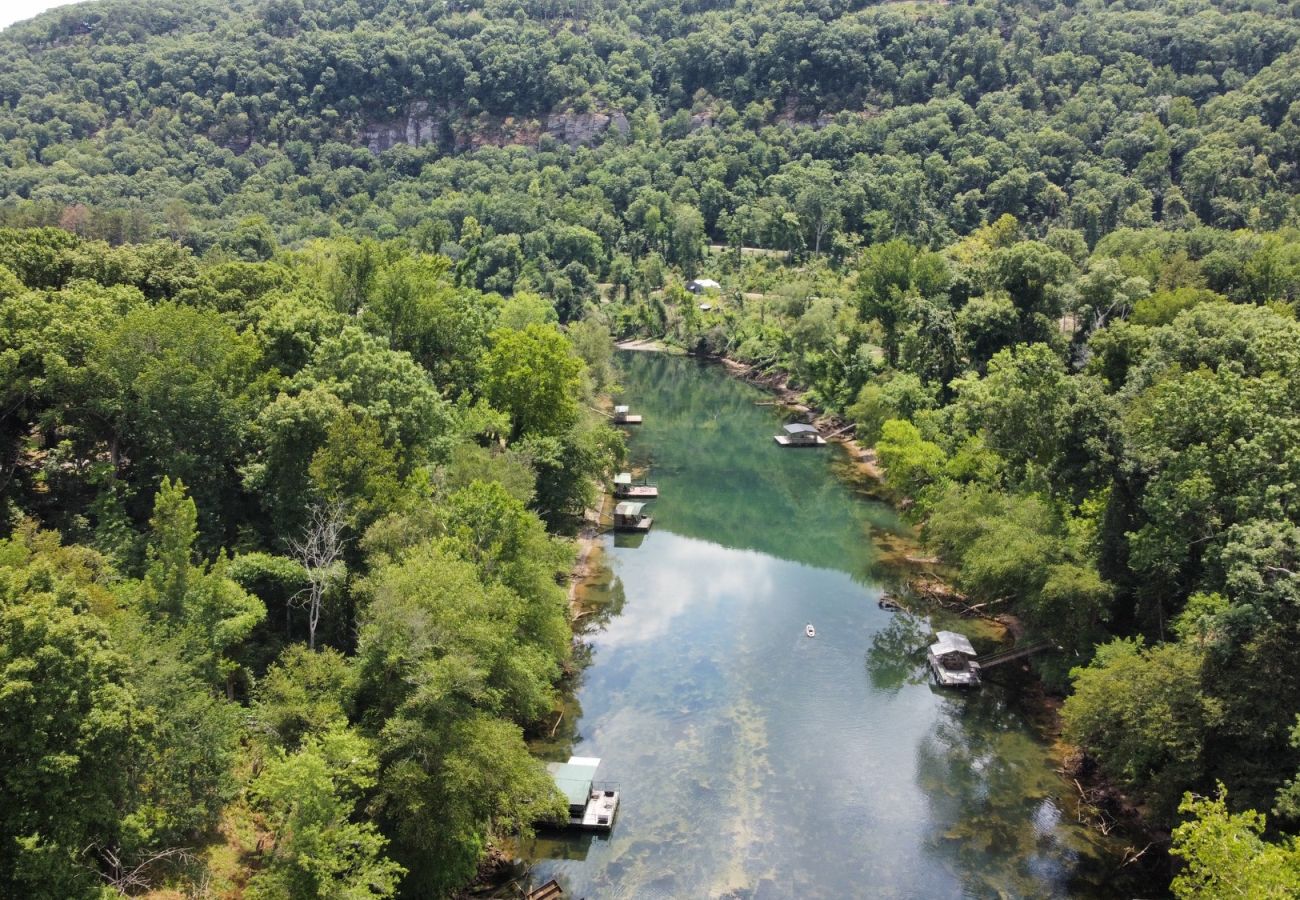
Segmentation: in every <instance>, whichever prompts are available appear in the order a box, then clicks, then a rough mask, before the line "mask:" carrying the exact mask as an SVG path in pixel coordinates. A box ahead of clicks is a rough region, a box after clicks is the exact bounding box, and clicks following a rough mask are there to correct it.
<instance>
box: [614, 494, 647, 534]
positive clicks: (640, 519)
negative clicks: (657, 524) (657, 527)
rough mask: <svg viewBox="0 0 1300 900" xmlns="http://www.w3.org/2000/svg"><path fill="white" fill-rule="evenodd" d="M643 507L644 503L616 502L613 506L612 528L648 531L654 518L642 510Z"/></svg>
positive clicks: (616, 529)
mask: <svg viewBox="0 0 1300 900" xmlns="http://www.w3.org/2000/svg"><path fill="white" fill-rule="evenodd" d="M644 508H645V504H644V503H632V502H630V501H624V502H622V503H619V504H617V505H616V506H615V507H614V530H615V531H649V530H650V526H651V525H652V524H654V519H652V518H650V516H647V515H646V514H645V513H643V512H642V510H643V509H644Z"/></svg>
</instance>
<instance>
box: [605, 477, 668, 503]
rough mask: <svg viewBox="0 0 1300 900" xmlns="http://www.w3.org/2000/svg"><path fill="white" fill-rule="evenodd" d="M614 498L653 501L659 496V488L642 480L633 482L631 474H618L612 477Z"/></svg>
mask: <svg viewBox="0 0 1300 900" xmlns="http://www.w3.org/2000/svg"><path fill="white" fill-rule="evenodd" d="M614 496H615V497H619V498H622V499H639V500H653V499H654V498H655V497H658V496H659V488H658V486H656V485H653V484H651V483H650V482H648V481H646V480H645V479H644V478H643V479H641V480H640V481H639V482H634V481H633V480H632V473H631V472H619V473H618V474H617V475H615V476H614Z"/></svg>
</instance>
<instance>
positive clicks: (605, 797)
mask: <svg viewBox="0 0 1300 900" xmlns="http://www.w3.org/2000/svg"><path fill="white" fill-rule="evenodd" d="M599 768H600V759H599V758H597V757H592V756H571V757H569V761H568V762H566V763H560V762H553V763H547V765H546V771H547V772H549V773H550V774H551V778H552V779H553V780H554V781H555V786H556V787H557V788H559V789H560V792H561V793H563V794H564V796H565V799H566V800H568V803H569V818H568V823H567V824H568V826H569V827H570V828H581V829H585V830H587V831H609V830H610V829H611V828H613V827H614V817H615V816H616V815H617V814H618V791H617V790H616V789H615V788H614V787H613V786H612V785H608V784H598V783H597V782H596V781H595V777H596V770H597V769H599Z"/></svg>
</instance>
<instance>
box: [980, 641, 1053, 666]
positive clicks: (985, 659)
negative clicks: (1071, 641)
mask: <svg viewBox="0 0 1300 900" xmlns="http://www.w3.org/2000/svg"><path fill="white" fill-rule="evenodd" d="M1055 649H1057V646H1056V645H1055V644H1053V643H1052V642H1051V641H1047V640H1043V641H1034V642H1033V643H1031V644H1025V645H1023V646H1020V647H1012V648H1011V649H1010V650H1002V651H1000V652H998V653H990V654H988V655H987V656H981V657H980V658H979V659H977V660H975V661H976V662H977V663H979V666H980V668H981V669H991V668H992V667H993V666H1000V665H1002V664H1003V663H1009V662H1013V661H1014V660H1017V659H1024V658H1025V657H1026V656H1033V655H1034V654H1035V653H1042V652H1043V651H1044V650H1055Z"/></svg>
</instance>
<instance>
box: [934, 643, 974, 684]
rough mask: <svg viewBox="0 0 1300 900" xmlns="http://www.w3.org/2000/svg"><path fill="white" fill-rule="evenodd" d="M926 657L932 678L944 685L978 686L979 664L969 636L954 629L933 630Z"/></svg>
mask: <svg viewBox="0 0 1300 900" xmlns="http://www.w3.org/2000/svg"><path fill="white" fill-rule="evenodd" d="M934 636H935V642H934V643H933V644H931V645H930V649H929V651H927V653H926V657H927V659H928V660H929V663H930V671H931V672H933V673H934V680H935V681H936V682H938V683H939V684H940V685H943V686H944V687H978V686H979V683H980V664H979V661H978V659H977V658H976V655H975V648H974V647H973V646H971V642H970V638H968V637H966V635H964V634H958V633H957V632H955V631H937V632H935V635H934Z"/></svg>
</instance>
